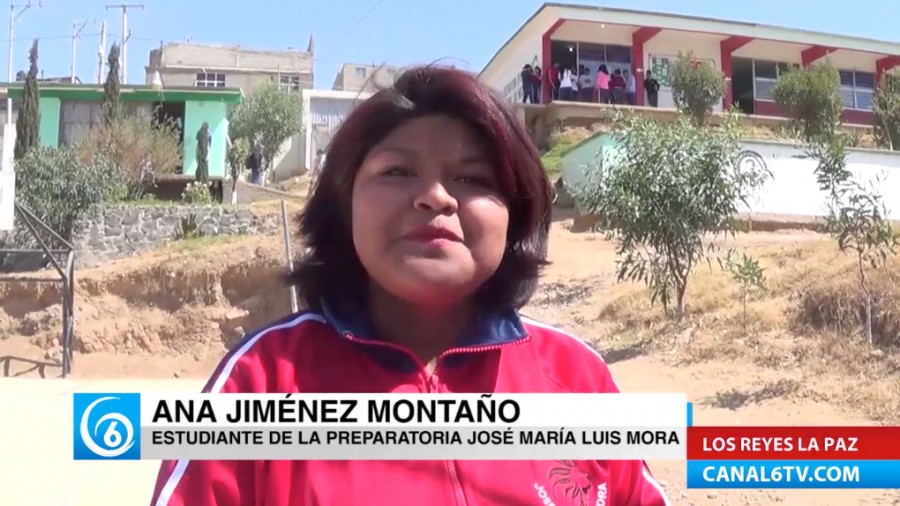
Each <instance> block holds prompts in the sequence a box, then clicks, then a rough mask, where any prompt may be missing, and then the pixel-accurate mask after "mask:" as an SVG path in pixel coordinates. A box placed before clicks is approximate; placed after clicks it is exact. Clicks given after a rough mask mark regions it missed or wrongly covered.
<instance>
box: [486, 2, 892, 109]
mask: <svg viewBox="0 0 900 506" xmlns="http://www.w3.org/2000/svg"><path fill="white" fill-rule="evenodd" d="M688 51H690V52H692V53H693V55H694V57H695V58H696V59H698V60H701V61H707V62H709V63H710V64H712V65H714V66H715V67H717V68H719V69H721V70H722V72H723V73H724V75H725V77H726V78H727V87H726V93H725V96H724V98H723V100H722V103H721V104H720V105H719V106H718V107H717V110H720V111H721V110H722V109H726V108H729V107H737V108H740V109H741V110H742V111H743V112H744V113H746V114H748V115H752V116H751V117H759V118H764V117H769V118H772V117H783V116H784V115H783V113H782V112H781V111H780V110H779V108H778V107H777V105H776V104H775V103H774V101H773V100H772V94H771V92H772V85H773V83H774V82H775V81H776V80H777V79H778V76H779V75H780V74H781V73H783V72H785V71H786V70H787V69H788V68H790V67H791V66H792V65H809V64H811V63H814V62H816V61H819V60H822V59H824V58H828V59H830V61H831V62H832V63H833V64H834V65H835V66H836V67H837V68H838V69H839V70H840V76H841V92H842V95H843V98H844V106H845V110H844V114H843V120H844V122H845V123H847V124H857V125H871V124H872V121H873V114H872V102H873V96H874V90H875V88H876V86H877V85H878V84H877V83H878V82H879V76H881V75H883V74H884V73H885V72H890V71H892V70H893V69H895V68H896V67H898V66H900V44H897V43H892V42H883V41H877V40H871V39H866V38H862V37H849V36H843V35H833V34H826V33H819V32H813V31H807V30H797V29H790V28H779V27H774V26H766V25H759V24H754V23H743V22H736V21H723V20H717V19H709V18H702V17H694V16H681V15H674V14H661V13H651V12H639V11H633V10H627V9H612V8H603V7H591V6H575V5H567V4H557V3H547V4H544V5H543V6H542V7H541V8H540V9H538V11H537V12H536V13H535V14H534V15H532V16H531V18H529V19H528V21H526V22H525V24H524V25H523V26H522V27H521V28H519V30H518V31H517V32H516V33H515V34H513V36H512V37H511V38H510V39H509V40H508V41H507V42H506V44H504V45H503V47H501V48H500V50H499V51H498V52H497V54H496V55H494V57H493V58H492V59H491V60H490V61H489V62H488V64H487V65H486V66H485V68H484V70H483V71H482V72H481V74H480V78H481V79H482V80H484V81H485V82H487V83H488V84H490V85H492V86H493V87H494V88H496V89H498V90H501V92H502V93H503V94H504V95H505V96H506V97H507V98H508V99H509V100H510V101H513V102H516V103H521V102H522V95H523V87H522V69H523V66H525V65H531V66H532V67H534V66H539V67H541V69H542V70H543V80H542V82H543V84H542V86H541V93H540V95H541V96H540V97H539V100H538V102H539V103H538V104H537V105H535V106H531V105H528V106H526V107H525V109H535V108H548V105H547V104H550V106H549V108H553V103H554V102H555V101H554V100H552V96H551V86H550V85H549V80H548V77H549V72H548V70H549V69H551V68H552V67H553V64H554V63H557V64H559V65H560V66H563V67H570V68H572V67H575V68H578V67H579V66H581V65H584V66H587V67H588V69H589V70H590V72H592V73H593V74H594V77H595V79H594V81H593V82H595V83H596V72H597V69H598V67H599V66H600V65H606V66H607V68H608V69H609V70H610V71H611V72H612V71H613V70H614V69H622V70H629V71H630V72H633V75H634V76H635V78H636V79H635V85H636V86H635V87H636V90H635V105H636V106H638V107H640V106H644V105H645V104H646V102H647V101H646V93H645V90H644V84H643V81H644V77H645V73H646V71H648V70H649V71H652V74H653V76H654V77H655V78H656V79H657V81H658V82H659V84H660V90H659V94H658V107H659V109H669V108H672V107H673V106H674V104H673V101H672V94H671V88H670V87H669V84H668V76H669V69H670V67H671V65H672V63H673V61H674V59H675V58H676V57H677V55H678V53H679V52H688ZM556 102H558V101H556ZM578 107H581V109H580V112H579V109H578ZM586 107H595V108H599V107H601V106H600V105H599V104H572V103H564V104H559V108H565V111H562V110H561V109H560V111H557V112H556V113H554V114H553V117H552V118H544V120H545V121H551V120H558V119H560V115H572V114H579V113H584V111H585V108H586ZM535 114H541V113H536V112H534V111H532V112H531V113H529V114H528V116H533V115H535Z"/></svg>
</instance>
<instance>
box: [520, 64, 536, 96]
mask: <svg viewBox="0 0 900 506" xmlns="http://www.w3.org/2000/svg"><path fill="white" fill-rule="evenodd" d="M521 78H522V103H523V104H527V103H528V101H529V100H531V99H532V97H534V70H533V69H532V68H531V65H525V66H524V67H522V72H521ZM533 103H534V102H532V104H533Z"/></svg>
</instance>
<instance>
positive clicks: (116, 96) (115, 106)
mask: <svg viewBox="0 0 900 506" xmlns="http://www.w3.org/2000/svg"><path fill="white" fill-rule="evenodd" d="M106 65H107V67H108V68H109V72H108V73H107V74H106V82H105V83H103V102H102V106H101V107H102V110H103V124H104V125H107V126H108V125H112V124H113V123H115V122H116V121H117V120H118V119H119V118H121V116H122V97H121V96H120V90H121V84H120V83H119V45H118V44H115V43H114V44H113V45H112V47H111V48H110V49H109V56H108V57H107V58H106Z"/></svg>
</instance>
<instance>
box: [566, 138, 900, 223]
mask: <svg viewBox="0 0 900 506" xmlns="http://www.w3.org/2000/svg"><path fill="white" fill-rule="evenodd" d="M743 149H745V150H747V151H752V152H755V153H757V154H758V155H759V156H760V157H761V158H762V160H763V162H764V163H765V165H766V167H767V168H768V170H769V171H770V172H771V174H772V177H771V178H770V179H769V180H768V181H767V182H766V183H765V184H764V185H763V186H762V187H761V188H759V189H758V190H757V192H756V193H755V194H754V195H753V197H752V198H751V199H749V201H748V204H749V205H747V206H742V208H741V212H747V213H753V214H766V215H781V216H793V217H821V216H825V215H826V214H827V208H826V207H825V204H826V202H827V199H828V195H827V193H826V192H823V191H820V190H819V186H818V184H817V183H816V176H815V173H814V171H815V169H816V166H817V165H818V164H817V162H816V161H815V160H813V159H809V158H806V152H805V151H804V150H803V149H802V148H800V147H797V146H794V145H792V144H787V143H780V142H765V141H745V142H744V143H743ZM617 153H618V150H617V149H616V148H615V147H614V146H613V145H612V142H611V141H610V139H609V136H598V137H596V138H593V139H591V140H589V141H588V142H585V143H584V144H582V145H581V146H580V147H579V148H577V149H575V150H573V151H571V152H570V153H569V154H567V155H566V156H565V157H564V158H563V179H564V180H565V182H566V184H568V185H573V186H575V187H578V186H579V185H581V184H583V183H584V181H585V178H584V172H585V169H586V168H588V167H589V166H593V165H595V164H596V163H598V162H599V160H600V157H601V156H602V157H604V159H606V160H607V162H608V163H613V162H614V160H615V157H616V156H617ZM747 159H748V158H745V159H744V160H747ZM744 163H748V162H744ZM847 168H848V169H849V170H850V171H851V172H852V173H853V177H854V178H855V180H856V181H858V182H859V183H862V184H868V183H870V182H874V181H875V180H876V179H877V178H879V177H881V178H882V179H881V182H880V183H879V184H878V186H877V187H876V188H877V191H878V192H879V193H880V194H881V196H882V199H883V202H884V204H885V205H886V207H887V212H888V217H889V218H890V219H892V220H900V153H896V152H888V151H873V150H857V149H853V150H849V152H848V155H847Z"/></svg>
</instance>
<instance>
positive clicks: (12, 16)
mask: <svg viewBox="0 0 900 506" xmlns="http://www.w3.org/2000/svg"><path fill="white" fill-rule="evenodd" d="M43 6H44V5H43V4H42V0H38V3H37V5H34V4H32V3H31V0H28V2H26V3H24V4H15V3H10V4H9V53H8V55H7V62H6V63H7V67H6V81H7V82H12V80H13V63H12V62H13V28H14V27H15V24H16V21H18V19H19V17H21V16H22V14H25V11H27V10H28V9H30V8H32V7H38V8H41V7H43ZM16 9H19V12H18V13H16ZM6 124H7V125H10V126H12V99H11V98H9V95H7V97H6Z"/></svg>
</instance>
